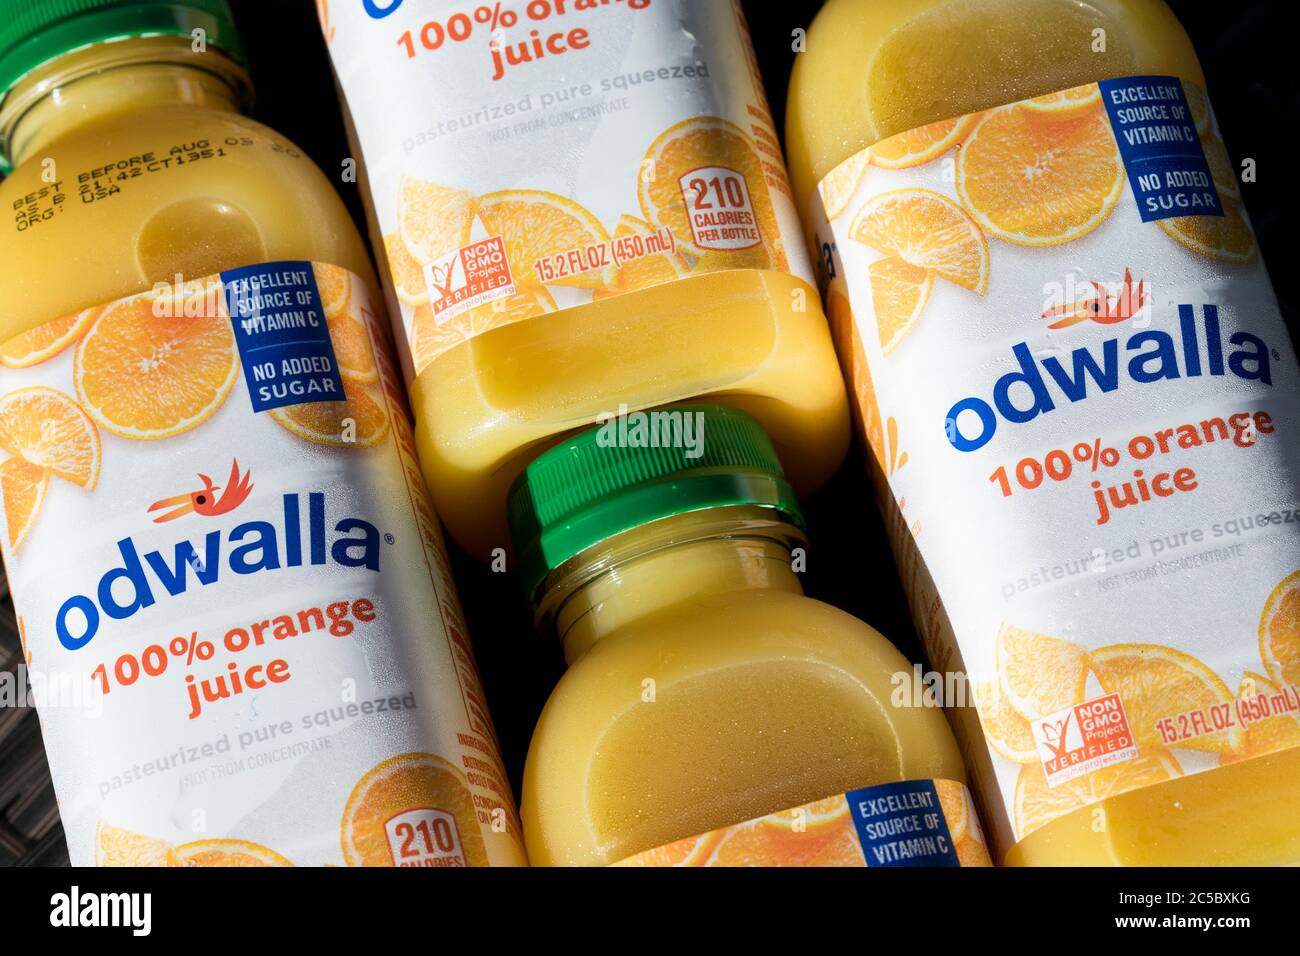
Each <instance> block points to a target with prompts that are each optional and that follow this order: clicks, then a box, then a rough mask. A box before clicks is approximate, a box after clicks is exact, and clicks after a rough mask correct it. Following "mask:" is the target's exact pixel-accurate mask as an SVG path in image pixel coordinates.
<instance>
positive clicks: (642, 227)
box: [595, 216, 688, 299]
mask: <svg viewBox="0 0 1300 956" xmlns="http://www.w3.org/2000/svg"><path fill="white" fill-rule="evenodd" d="M627 236H642V237H645V238H646V239H653V240H656V241H657V238H658V237H657V236H656V234H655V227H654V226H652V225H650V223H648V222H646V221H645V220H644V219H638V218H636V217H635V216H623V217H622V218H621V219H619V221H618V227H617V228H616V229H615V230H614V238H615V239H623V238H625V237H627ZM687 271H688V269H687V265H686V260H685V259H684V258H683V257H682V256H681V254H680V253H678V254H673V253H671V252H655V253H650V254H648V255H644V256H642V257H641V258H639V259H632V260H629V261H627V262H626V263H625V264H624V265H623V266H621V267H620V268H619V269H618V270H617V272H616V273H615V277H614V285H613V288H611V289H610V290H608V291H606V290H604V289H597V290H596V293H595V298H597V299H601V298H606V297H608V296H614V295H621V294H623V293H625V292H635V291H636V290H637V289H648V288H650V287H651V286H656V285H663V283H665V282H672V281H673V280H674V279H679V278H681V277H682V276H684V275H686V273H687Z"/></svg>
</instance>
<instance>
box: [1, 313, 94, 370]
mask: <svg viewBox="0 0 1300 956" xmlns="http://www.w3.org/2000/svg"><path fill="white" fill-rule="evenodd" d="M98 312H99V310H98V309H83V310H82V311H80V312H74V313H72V314H71V315H65V316H64V317H63V318H61V319H55V320H54V321H53V322H46V323H45V324H44V325H38V326H37V327H36V328H34V329H28V330H27V331H26V332H23V333H22V334H20V335H15V336H14V337H13V338H12V339H10V340H9V341H8V342H6V343H4V345H0V364H2V365H4V366H5V367H6V368H28V367H29V366H32V365H39V364H40V363H41V362H44V361H46V360H47V359H52V358H54V356H56V355H58V354H59V353H60V352H62V351H63V350H64V349H66V348H67V347H68V346H69V345H71V344H72V343H73V342H76V341H77V340H78V339H79V338H81V335H82V333H83V332H85V331H86V329H87V328H88V327H89V326H90V323H91V322H92V321H93V320H94V318H95V316H96V315H97V314H98Z"/></svg>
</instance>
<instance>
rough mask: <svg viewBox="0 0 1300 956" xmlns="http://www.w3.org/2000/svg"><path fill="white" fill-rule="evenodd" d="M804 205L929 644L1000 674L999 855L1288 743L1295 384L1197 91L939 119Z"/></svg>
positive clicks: (848, 168)
mask: <svg viewBox="0 0 1300 956" xmlns="http://www.w3.org/2000/svg"><path fill="white" fill-rule="evenodd" d="M814 202H815V203H816V205H817V206H818V208H817V209H816V210H814V211H813V214H814V219H815V221H818V222H820V223H821V227H820V229H819V232H818V241H819V244H820V249H821V268H822V272H823V279H824V286H825V289H826V296H827V305H828V313H829V315H830V316H831V322H832V326H833V328H834V331H835V337H836V340H837V345H838V348H839V350H840V354H841V357H842V360H843V362H844V364H845V366H846V368H847V370H848V373H849V376H850V378H851V380H852V381H851V384H852V387H853V391H854V394H855V397H856V401H857V404H858V407H859V411H860V413H861V414H860V420H861V423H862V426H863V429H864V431H865V433H866V438H867V441H868V442H869V444H870V446H871V447H872V449H873V451H874V453H875V456H876V459H877V463H878V465H879V467H880V471H881V472H882V474H883V476H884V477H885V478H886V479H887V481H888V485H889V488H890V490H891V491H892V493H893V495H892V497H893V502H892V503H891V504H890V505H889V506H888V507H889V509H890V510H892V511H893V512H894V515H895V518H896V521H895V525H896V529H897V530H899V531H900V532H901V533H899V534H897V535H896V537H897V539H898V540H897V541H896V544H897V546H899V547H900V549H901V552H902V557H903V560H902V561H901V566H902V568H903V570H904V577H905V580H906V582H907V583H908V586H909V588H910V590H911V592H912V594H911V597H912V600H913V608H914V611H915V614H916V618H917V621H918V626H919V628H920V630H921V632H922V636H923V639H924V640H925V642H926V644H927V650H928V651H929V653H930V655H931V657H932V659H934V660H935V661H936V662H940V663H941V664H943V666H945V667H947V666H953V667H956V666H964V668H965V669H966V671H967V672H969V673H970V674H972V675H992V676H990V677H989V678H988V679H981V680H978V681H977V682H976V685H975V692H976V694H975V696H976V699H977V704H978V709H979V716H980V720H981V723H982V725H983V729H984V737H985V741H986V743H987V745H988V748H989V752H990V758H991V760H992V767H993V771H994V773H995V775H996V781H994V782H991V783H990V784H989V790H990V800H989V802H990V804H992V805H990V806H989V808H988V811H989V816H988V817H986V822H987V823H988V824H990V825H991V826H992V827H993V830H994V833H995V837H996V839H995V842H996V843H997V844H998V845H999V848H1000V849H1002V850H1005V849H1006V847H1007V846H1009V845H1010V843H1012V842H1014V841H1016V840H1020V839H1023V838H1024V837H1025V836H1027V835H1028V834H1030V833H1032V832H1033V831H1034V830H1036V829H1038V828H1039V827H1042V826H1044V825H1046V824H1048V823H1050V822H1052V821H1053V820H1055V819H1057V818H1058V817H1060V816H1063V815H1064V814H1067V813H1070V812H1071V811H1074V810H1077V809H1079V808H1080V807H1084V806H1087V805H1089V804H1093V803H1095V802H1097V801H1100V800H1104V799H1106V798H1108V797H1112V796H1115V795H1117V794H1120V793H1123V792H1124V791H1126V790H1131V789H1133V788H1136V787H1143V786H1149V785H1153V784H1158V783H1161V782H1164V781H1168V780H1172V779H1175V778H1177V777H1179V776H1182V775H1184V774H1190V773H1196V772H1201V771H1206V770H1211V769H1214V768H1216V767H1219V766H1223V765H1225V764H1228V763H1232V762H1234V761H1238V760H1242V759H1247V758H1249V757H1252V756H1257V755H1262V754H1267V753H1272V752H1276V751H1278V750H1282V749H1285V748H1288V747H1294V746H1296V745H1297V744H1300V683H1298V682H1300V571H1298V570H1297V569H1300V534H1297V532H1298V531H1300V513H1298V512H1297V511H1296V500H1295V490H1296V489H1295V481H1294V476H1295V475H1296V474H1298V473H1300V442H1297V440H1296V434H1295V431H1296V429H1298V428H1300V376H1298V375H1297V366H1296V358H1295V352H1294V349H1293V347H1292V344H1291V342H1290V340H1289V338H1288V336H1287V332H1286V328H1285V326H1284V324H1283V322H1282V319H1281V316H1280V314H1279V312H1278V308H1277V303H1276V301H1275V299H1274V297H1273V293H1272V289H1271V287H1270V285H1269V280H1268V276H1267V273H1266V272H1265V270H1264V266H1263V263H1262V262H1261V261H1260V258H1259V255H1258V251H1257V249H1256V246H1255V240H1254V236H1253V234H1252V232H1251V229H1250V226H1249V224H1248V222H1247V220H1246V215H1245V211H1244V208H1243V206H1242V202H1241V195H1240V190H1239V185H1238V183H1237V181H1236V179H1235V177H1234V171H1233V168H1232V164H1231V162H1230V160H1229V159H1228V156H1227V152H1226V150H1225V149H1224V146H1223V143H1222V141H1221V140H1220V138H1219V133H1218V129H1217V126H1216V124H1215V121H1214V117H1213V114H1212V113H1211V111H1210V108H1209V103H1208V100H1207V99H1206V96H1205V94H1204V92H1202V91H1201V90H1200V89H1198V88H1197V87H1195V86H1193V85H1191V84H1188V83H1183V82H1180V81H1179V80H1177V79H1175V78H1171V77H1159V76H1144V77H1127V78H1123V79H1117V80H1107V81H1104V82H1102V83H1092V84H1088V85H1085V86H1080V87H1077V88H1074V89H1069V90H1064V91H1062V92H1059V93H1055V94H1050V95H1047V96H1041V97H1037V98H1034V99H1030V100H1026V101H1024V102H1020V103H1013V104H1010V105H1007V106H1002V107H999V108H996V109H991V110H988V111H985V112H983V113H979V114H975V115H971V116H959V117H956V118H954V119H950V120H945V121H942V122H938V123H933V124H931V125H929V126H925V127H922V128H920V129H917V130H913V131H911V132H907V133H903V134H901V135H898V136H894V137H891V138H889V139H886V140H884V141H882V142H880V143H877V144H875V145H873V146H871V147H870V148H869V149H867V150H864V151H862V152H861V153H859V154H857V155H856V156H854V157H852V158H851V159H849V160H848V161H846V162H845V163H843V164H842V165H841V166H839V167H838V168H836V169H835V170H834V171H833V172H831V174H830V175H829V176H827V177H826V178H825V180H823V182H822V183H821V185H820V189H819V195H818V196H817V197H815V200H814ZM918 551H919V555H918V553H917V552H918ZM918 557H919V560H918ZM927 575H928V576H929V577H932V578H933V581H932V582H929V581H928V579H927ZM940 595H941V596H942V601H940V599H939V596H940ZM945 612H946V613H945ZM947 622H950V624H951V627H948V626H947ZM943 662H947V663H946V664H944V663H943ZM999 796H1000V798H1001V800H1000V803H1001V809H1002V810H1003V812H1002V813H998V812H997V810H998V806H997V804H996V803H994V801H995V800H996V798H997V797H999Z"/></svg>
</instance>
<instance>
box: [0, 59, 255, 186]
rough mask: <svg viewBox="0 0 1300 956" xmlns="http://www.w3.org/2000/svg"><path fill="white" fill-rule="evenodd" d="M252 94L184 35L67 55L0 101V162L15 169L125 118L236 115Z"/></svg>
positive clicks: (234, 71) (234, 69) (238, 76)
mask: <svg viewBox="0 0 1300 956" xmlns="http://www.w3.org/2000/svg"><path fill="white" fill-rule="evenodd" d="M251 92H252V88H251V86H250V84H249V81H248V77H247V75H246V74H245V73H244V71H243V70H242V68H240V67H239V66H238V64H236V63H235V62H234V61H233V60H231V59H230V58H228V57H227V56H226V55H225V54H223V53H221V52H220V51H218V50H216V49H209V50H206V51H203V52H195V51H194V50H193V49H192V48H191V45H190V41H189V40H188V39H185V38H180V37H139V38H135V39H130V40H122V41H118V42H115V43H101V44H95V45H94V46H90V47H86V48H85V49H82V50H76V51H74V52H72V53H68V54H65V55H63V56H60V57H58V58H56V59H54V60H51V61H50V62H49V63H46V64H44V65H43V66H41V67H39V68H38V69H36V70H33V71H32V72H31V73H30V74H28V75H27V76H26V77H24V78H23V79H22V81H21V82H19V83H18V84H17V85H16V86H14V87H13V89H12V90H10V91H9V93H8V94H6V95H4V96H3V98H2V99H0V158H3V159H5V160H7V161H8V163H9V165H10V166H11V167H17V166H19V165H20V164H22V163H23V162H26V161H27V160H29V159H32V158H34V157H39V156H40V154H41V153H43V152H44V151H46V150H48V149H49V148H50V147H51V146H52V145H53V144H54V143H55V142H57V141H58V140H60V139H63V138H64V137H66V136H68V135H70V134H73V133H76V132H78V131H80V130H83V129H85V128H88V127H91V126H94V125H97V124H100V123H103V122H107V121H110V120H113V119H115V118H117V117H120V116H122V115H124V114H129V113H136V112H142V111H156V110H159V109H166V108H172V107H190V108H194V109H203V110H229V111H233V112H239V111H240V110H241V109H242V108H244V107H245V106H247V104H248V102H249V100H250V98H251Z"/></svg>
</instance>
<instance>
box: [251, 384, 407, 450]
mask: <svg viewBox="0 0 1300 956" xmlns="http://www.w3.org/2000/svg"><path fill="white" fill-rule="evenodd" d="M343 394H344V395H346V396H347V400H346V401H342V402H308V403H306V404H304V405H285V406H284V407H282V408H273V409H271V410H270V411H269V412H268V413H267V414H269V415H270V416H271V418H273V419H274V420H275V422H276V423H277V424H279V425H281V426H283V427H284V428H286V429H288V430H289V431H291V432H293V433H294V434H295V435H297V436H298V437H299V438H305V439H306V440H307V441H309V442H312V443H313V444H316V445H330V446H332V447H335V448H369V447H370V446H372V445H376V444H378V443H379V442H380V441H381V440H382V439H383V437H384V436H385V435H387V434H388V413H387V412H385V411H384V406H383V403H382V402H381V401H380V400H379V399H378V397H377V395H376V394H375V393H374V392H372V390H371V388H369V387H367V386H365V385H363V384H361V383H360V382H356V381H353V380H351V379H347V378H345V379H343Z"/></svg>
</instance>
